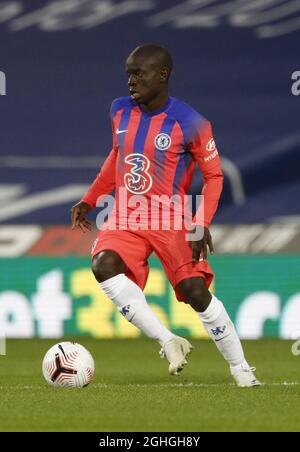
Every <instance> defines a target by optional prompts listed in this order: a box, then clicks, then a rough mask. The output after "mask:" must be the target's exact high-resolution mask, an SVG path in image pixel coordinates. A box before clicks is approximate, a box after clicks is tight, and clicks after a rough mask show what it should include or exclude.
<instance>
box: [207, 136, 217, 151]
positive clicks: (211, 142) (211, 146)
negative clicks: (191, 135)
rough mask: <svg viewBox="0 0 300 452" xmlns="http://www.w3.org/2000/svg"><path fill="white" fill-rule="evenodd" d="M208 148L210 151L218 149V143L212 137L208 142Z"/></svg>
mask: <svg viewBox="0 0 300 452" xmlns="http://www.w3.org/2000/svg"><path fill="white" fill-rule="evenodd" d="M206 149H207V151H209V152H212V151H214V150H215V149H216V143H215V140H214V139H213V138H211V139H210V140H209V142H208V143H207V145H206Z"/></svg>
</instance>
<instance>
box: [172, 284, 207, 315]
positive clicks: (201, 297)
mask: <svg viewBox="0 0 300 452" xmlns="http://www.w3.org/2000/svg"><path fill="white" fill-rule="evenodd" d="M179 289H180V291H181V292H182V293H183V295H184V297H185V300H186V303H188V304H189V305H191V306H192V308H193V309H195V311H197V312H203V311H205V310H206V309H207V308H208V305H209V303H210V300H211V294H210V292H209V290H208V289H207V287H206V285H205V282H204V279H203V278H189V279H184V280H183V281H181V282H180V283H179Z"/></svg>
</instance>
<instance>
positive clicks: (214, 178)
mask: <svg viewBox="0 0 300 452" xmlns="http://www.w3.org/2000/svg"><path fill="white" fill-rule="evenodd" d="M191 152H192V154H193V157H194V159H195V161H196V162H197V164H198V166H199V169H200V171H201V173H202V176H203V188H202V192H201V195H202V205H201V206H199V208H198V211H197V212H196V215H195V217H194V224H195V225H196V227H197V226H200V227H202V228H203V236H202V238H201V239H200V240H193V241H191V242H190V246H191V248H192V254H193V261H194V262H197V261H198V260H199V258H200V256H202V257H203V259H204V260H206V259H207V247H208V248H209V251H210V252H211V253H213V252H214V247H213V241H212V237H211V234H210V231H209V226H210V224H211V222H212V219H213V217H214V214H215V212H216V210H217V207H218V203H219V199H220V196H221V193H222V188H223V172H222V167H221V160H220V156H219V152H218V149H217V146H216V144H215V140H214V137H213V133H212V127H211V124H210V122H209V121H204V122H203V123H202V124H201V126H200V127H199V128H198V131H197V133H196V134H195V137H194V140H193V142H192V144H191Z"/></svg>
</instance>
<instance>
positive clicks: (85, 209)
mask: <svg viewBox="0 0 300 452" xmlns="http://www.w3.org/2000/svg"><path fill="white" fill-rule="evenodd" d="M91 210H92V207H91V206H90V205H89V204H87V203H86V202H78V203H77V204H75V206H73V207H72V209H71V224H72V229H75V228H76V227H77V226H79V227H80V229H81V230H82V232H87V231H91V230H92V223H91V222H90V221H89V220H87V219H86V218H85V216H86V215H87V214H88V213H89V212H90V211H91Z"/></svg>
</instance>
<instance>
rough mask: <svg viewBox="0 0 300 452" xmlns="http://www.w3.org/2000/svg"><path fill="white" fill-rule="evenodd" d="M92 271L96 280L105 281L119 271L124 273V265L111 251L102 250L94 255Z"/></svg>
mask: <svg viewBox="0 0 300 452" xmlns="http://www.w3.org/2000/svg"><path fill="white" fill-rule="evenodd" d="M92 271H93V273H94V276H95V278H96V279H97V281H98V282H103V281H106V280H107V279H109V278H112V277H113V276H116V275H118V274H119V273H125V265H124V263H123V261H122V260H121V258H120V256H118V254H117V253H115V252H113V251H102V252H101V253H99V254H97V255H96V256H94V258H93V261H92Z"/></svg>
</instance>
